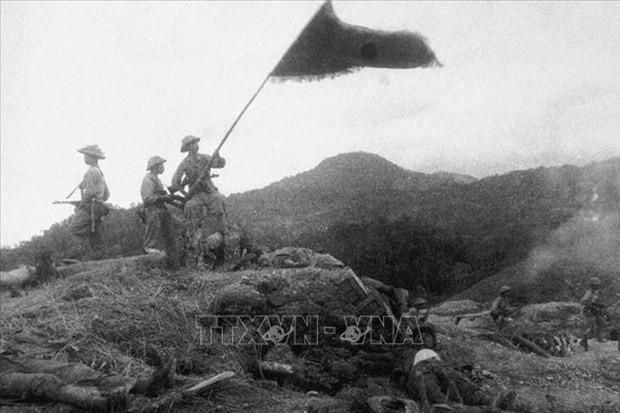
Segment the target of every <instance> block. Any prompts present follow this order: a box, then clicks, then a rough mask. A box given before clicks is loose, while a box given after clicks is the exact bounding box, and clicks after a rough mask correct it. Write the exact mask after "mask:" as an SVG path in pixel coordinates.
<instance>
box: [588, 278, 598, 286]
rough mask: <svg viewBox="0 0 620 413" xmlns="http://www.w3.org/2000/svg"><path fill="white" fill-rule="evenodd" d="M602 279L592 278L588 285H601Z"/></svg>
mask: <svg viewBox="0 0 620 413" xmlns="http://www.w3.org/2000/svg"><path fill="white" fill-rule="evenodd" d="M600 284H601V279H600V278H598V277H592V278H590V279H589V280H588V285H600Z"/></svg>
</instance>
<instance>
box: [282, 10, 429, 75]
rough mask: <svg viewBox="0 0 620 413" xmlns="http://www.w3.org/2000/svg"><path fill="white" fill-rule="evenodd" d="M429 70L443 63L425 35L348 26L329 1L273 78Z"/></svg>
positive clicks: (283, 58)
mask: <svg viewBox="0 0 620 413" xmlns="http://www.w3.org/2000/svg"><path fill="white" fill-rule="evenodd" d="M429 66H441V63H439V61H438V60H437V58H436V57H435V52H433V51H432V50H431V48H430V47H429V46H428V44H427V41H426V39H425V38H424V37H423V36H422V35H420V34H418V33H412V32H408V31H394V32H388V31H382V30H372V29H368V28H366V27H361V26H354V25H351V24H347V23H344V22H342V21H341V20H340V19H339V18H338V16H336V14H335V13H334V9H333V7H332V4H331V1H329V0H328V1H326V2H325V3H324V4H323V6H321V8H320V9H319V10H318V11H317V12H316V14H315V15H314V17H313V18H312V20H310V22H309V23H308V25H307V26H306V27H305V29H304V30H303V31H302V32H301V33H300V34H299V36H298V37H297V40H296V41H295V42H294V43H293V44H292V45H291V46H290V47H289V49H288V51H287V52H286V54H285V55H284V56H283V57H282V59H281V60H280V62H278V64H277V65H276V67H275V69H274V70H273V71H272V72H271V76H272V77H276V78H280V79H285V80H286V79H295V80H304V79H322V78H324V77H326V76H331V77H333V76H337V75H340V74H346V73H350V72H352V71H354V70H357V69H360V68H362V67H385V68H394V69H411V68H416V67H429Z"/></svg>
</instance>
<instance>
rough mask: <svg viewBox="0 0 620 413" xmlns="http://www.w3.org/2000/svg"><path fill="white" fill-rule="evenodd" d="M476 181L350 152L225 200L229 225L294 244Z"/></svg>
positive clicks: (398, 211)
mask: <svg viewBox="0 0 620 413" xmlns="http://www.w3.org/2000/svg"><path fill="white" fill-rule="evenodd" d="M457 180H458V181H462V180H467V181H468V182H473V181H475V180H476V178H474V177H469V176H465V175H455V174H436V175H428V174H423V173H419V172H413V171H410V170H407V169H404V168H402V167H400V166H398V165H396V164H394V163H392V162H390V161H388V160H386V159H384V158H382V157H380V156H378V155H374V154H370V153H365V152H353V153H345V154H340V155H337V156H334V157H331V158H328V159H325V160H324V161H322V162H321V163H320V164H319V165H318V166H317V167H315V168H314V169H312V170H310V171H306V172H303V173H300V174H297V175H295V176H292V177H288V178H285V179H282V180H281V181H278V182H276V183H273V184H271V185H269V186H267V187H265V188H262V189H258V190H253V191H249V192H245V193H243V194H234V195H231V196H229V197H228V199H227V203H228V212H229V216H230V217H231V220H232V221H233V222H236V223H238V224H239V225H240V226H241V227H243V228H245V229H248V230H250V231H252V232H254V233H256V234H262V235H259V238H262V240H263V241H265V240H267V239H268V238H270V237H268V236H266V234H270V233H272V232H273V231H274V230H277V231H279V232H280V233H281V234H283V235H284V234H287V236H286V237H285V238H286V240H287V241H293V240H294V239H296V238H297V237H299V236H300V235H302V234H304V233H312V232H315V231H320V230H325V229H327V228H328V227H329V226H331V225H333V224H334V223H336V222H338V221H340V220H343V219H345V220H347V221H349V222H360V221H364V220H367V219H368V218H369V217H372V216H376V215H381V216H386V217H390V218H394V217H397V216H399V215H400V214H402V213H403V212H404V211H408V209H409V206H410V205H415V204H416V203H417V200H418V198H419V196H420V193H421V192H423V191H428V190H430V189H432V188H436V187H438V186H441V185H447V184H453V183H454V182H456V181H457Z"/></svg>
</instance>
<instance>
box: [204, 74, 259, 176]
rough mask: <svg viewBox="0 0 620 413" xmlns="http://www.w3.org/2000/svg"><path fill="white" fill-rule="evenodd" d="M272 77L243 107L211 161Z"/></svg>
mask: <svg viewBox="0 0 620 413" xmlns="http://www.w3.org/2000/svg"><path fill="white" fill-rule="evenodd" d="M270 76H271V72H269V74H268V75H267V76H266V77H265V80H263V83H261V84H260V86H259V87H258V89H257V90H256V92H254V94H253V95H252V97H251V98H250V100H249V101H248V103H246V105H245V106H244V107H243V109H242V110H241V112H240V113H239V115H237V118H236V119H235V121H234V122H233V123H232V125H230V128H229V129H228V132H226V135H224V138H223V139H222V141H221V142H220V144H219V145H218V146H217V149H216V150H215V151H214V152H213V156H212V157H211V159H213V157H214V156H215V155H216V154H217V153H218V152H219V151H220V149H221V148H222V146H223V145H224V143H225V142H226V140H227V139H228V137H229V136H230V134H231V132H232V131H233V129H235V126H237V123H239V120H240V119H241V117H242V116H243V114H244V113H245V111H246V110H247V109H248V108H249V107H250V105H251V104H252V102H254V99H256V96H258V94H259V93H260V91H261V90H262V89H263V87H264V86H265V83H267V81H268V80H269V77H270ZM210 166H211V162H209V167H210ZM207 169H209V168H208V167H207Z"/></svg>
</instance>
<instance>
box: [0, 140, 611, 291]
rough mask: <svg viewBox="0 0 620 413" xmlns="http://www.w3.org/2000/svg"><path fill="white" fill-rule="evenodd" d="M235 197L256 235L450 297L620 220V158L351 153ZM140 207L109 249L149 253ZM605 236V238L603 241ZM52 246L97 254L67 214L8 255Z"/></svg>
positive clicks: (114, 218)
mask: <svg viewBox="0 0 620 413" xmlns="http://www.w3.org/2000/svg"><path fill="white" fill-rule="evenodd" d="M227 203H228V206H227V208H228V212H229V221H230V222H231V224H233V226H234V228H235V229H234V230H237V231H238V230H241V231H244V232H246V233H247V235H249V237H250V239H251V240H253V241H254V243H255V244H259V245H263V246H266V247H269V248H277V247H281V246H287V245H297V246H305V247H309V248H312V249H315V250H324V251H327V252H329V253H331V254H332V255H334V256H335V257H336V258H338V259H340V260H342V261H343V262H345V263H346V264H347V265H349V266H350V267H351V268H353V269H354V270H355V271H356V272H357V273H359V274H360V275H361V276H372V277H375V278H377V279H380V280H383V281H386V282H388V283H390V284H393V285H395V286H398V287H403V288H407V289H410V290H413V291H417V292H418V293H419V294H420V295H425V296H427V297H429V298H431V299H439V298H445V297H448V296H451V295H454V294H456V293H459V292H461V291H464V290H466V289H467V288H469V287H471V286H472V285H474V284H476V283H478V282H480V281H481V280H484V279H486V278H487V277H490V276H493V275H495V274H498V273H501V272H502V271H504V270H507V269H510V268H513V267H514V266H515V265H517V264H519V263H520V262H522V261H523V260H526V259H528V257H529V256H530V255H531V254H532V253H533V251H546V252H545V254H547V253H548V252H549V250H548V249H544V248H543V249H542V250H541V248H542V247H544V246H545V245H547V244H549V243H550V242H551V243H553V242H556V243H557V241H553V239H554V237H556V238H557V239H560V240H561V239H563V237H564V238H566V234H572V233H573V232H574V228H577V227H575V226H574V225H573V226H571V223H576V222H581V221H583V222H590V221H591V222H594V221H596V220H599V221H601V220H604V222H606V223H608V222H612V223H613V222H615V221H614V220H613V217H614V216H616V215H618V214H620V158H613V159H609V160H607V161H603V162H596V163H592V164H589V165H586V166H583V167H576V166H571V165H565V166H561V167H549V168H544V167H540V168H536V169H530V170H524V171H513V172H510V173H507V174H503V175H496V176H491V177H486V178H484V179H475V178H473V177H467V176H461V175H455V174H450V173H445V172H441V173H437V174H431V175H429V174H422V173H418V172H414V171H409V170H406V169H404V168H402V167H400V166H397V165H395V164H394V163H392V162H389V161H388V160H386V159H383V158H381V157H380V156H377V155H373V154H368V153H363V152H355V153H345V154H341V155H338V156H335V157H332V158H328V159H325V160H324V161H323V162H321V163H320V164H319V165H317V167H316V168H314V169H312V170H309V171H306V172H303V173H300V174H298V175H295V176H292V177H288V178H285V179H283V180H281V181H279V182H276V183H273V184H271V185H269V186H267V187H265V188H262V189H258V190H253V191H249V192H246V193H243V194H234V195H231V196H229V197H228V198H227ZM136 210H137V207H132V208H129V209H124V208H115V209H114V210H113V211H112V212H111V213H110V215H109V216H108V217H106V234H105V237H106V245H107V256H108V257H120V256H130V255H135V254H139V253H140V251H141V237H142V233H143V226H142V224H141V223H140V220H139V218H138V217H137V215H136V213H135V212H136ZM174 212H175V213H177V214H178V215H181V211H180V210H174ZM606 225H607V226H609V225H612V224H606ZM612 227H614V225H612ZM571 228H572V229H571ZM614 228H615V227H614ZM571 231H573V232H571ZM609 237H611V234H610V235H607V238H606V239H609ZM569 238H570V237H569ZM578 238H579V237H575V236H573V237H572V239H576V240H577V239H578ZM566 245H568V244H566ZM601 245H606V244H602V243H601V241H599V240H597V241H596V242H593V246H594V249H596V248H597V247H600V246H601ZM613 245H614V244H613V243H612V247H613ZM599 249H600V248H599ZM41 250H48V251H50V252H51V253H52V255H53V258H54V259H55V260H57V261H59V260H60V259H62V258H67V257H68V258H77V259H88V256H87V249H86V248H85V246H84V245H81V244H80V243H79V242H77V241H76V239H74V238H72V237H71V236H70V235H69V233H68V221H64V222H61V223H58V224H55V225H53V226H52V227H51V228H50V229H49V230H47V231H45V233H44V234H43V235H41V236H36V237H33V239H32V240H30V241H27V242H24V243H22V244H21V245H20V246H18V247H17V248H13V249H5V248H3V249H2V254H1V256H0V258H1V260H0V267H1V269H2V270H3V271H5V270H8V269H12V268H16V267H17V266H18V265H20V264H30V265H34V258H35V256H36V255H37V253H38V252H39V251H41ZM552 250H553V251H556V250H557V248H555V247H554V248H553V249H552ZM608 250H609V248H608ZM545 254H542V255H541V256H545ZM599 255H600V254H599ZM610 255H618V254H612V253H610ZM577 256H578V257H579V259H580V260H581V261H584V262H587V261H588V260H589V259H588V258H587V257H585V256H584V255H583V254H581V255H577ZM579 265H581V264H579ZM499 278H501V277H499Z"/></svg>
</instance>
